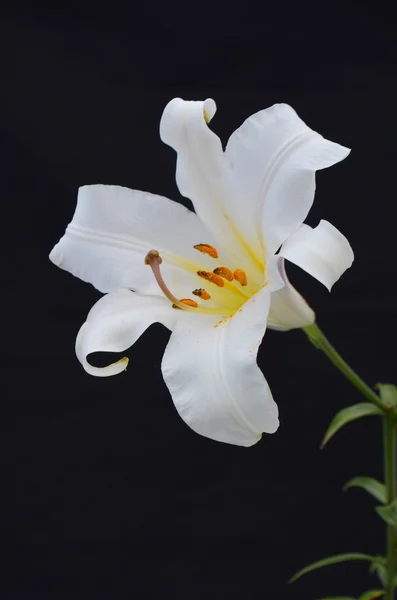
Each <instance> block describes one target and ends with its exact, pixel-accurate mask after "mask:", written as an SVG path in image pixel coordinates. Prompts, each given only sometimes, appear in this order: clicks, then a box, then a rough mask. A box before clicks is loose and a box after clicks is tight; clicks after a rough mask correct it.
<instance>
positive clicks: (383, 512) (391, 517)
mask: <svg viewBox="0 0 397 600" xmlns="http://www.w3.org/2000/svg"><path fill="white" fill-rule="evenodd" d="M375 510H376V512H377V513H378V515H379V516H380V517H382V519H383V520H384V521H386V523H387V524H388V525H395V526H397V498H395V499H394V500H393V502H391V503H390V504H387V505H386V506H375Z"/></svg>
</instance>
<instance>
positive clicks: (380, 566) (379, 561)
mask: <svg viewBox="0 0 397 600" xmlns="http://www.w3.org/2000/svg"><path fill="white" fill-rule="evenodd" d="M369 572H370V573H376V574H377V576H378V578H379V581H380V582H381V584H382V585H383V587H386V578H387V573H386V558H385V557H384V556H374V560H373V562H372V565H371V566H370V568H369Z"/></svg>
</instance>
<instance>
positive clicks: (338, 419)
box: [320, 402, 383, 448]
mask: <svg viewBox="0 0 397 600" xmlns="http://www.w3.org/2000/svg"><path fill="white" fill-rule="evenodd" d="M369 415H383V412H382V411H381V410H380V408H378V407H377V406H375V404H371V402H360V403H359V404H353V406H348V407H347V408H343V409H342V410H341V411H339V412H338V413H337V414H336V415H335V416H334V418H333V419H332V421H331V424H330V426H329V427H328V429H327V431H326V432H325V436H324V439H323V441H322V442H321V446H320V448H324V446H325V444H326V443H327V442H329V440H330V439H331V438H332V437H333V436H334V435H335V433H336V432H337V431H339V429H341V427H343V426H344V425H346V424H347V423H350V422H351V421H355V420H356V419H361V417H367V416H369Z"/></svg>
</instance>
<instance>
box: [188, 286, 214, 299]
mask: <svg viewBox="0 0 397 600" xmlns="http://www.w3.org/2000/svg"><path fill="white" fill-rule="evenodd" d="M192 294H194V295H195V296H198V297H199V298H201V299H202V300H209V299H210V298H211V295H210V294H209V293H208V292H207V291H206V290H205V289H204V288H198V289H197V290H193V292H192Z"/></svg>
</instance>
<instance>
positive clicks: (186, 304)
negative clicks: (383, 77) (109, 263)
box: [145, 250, 234, 316]
mask: <svg viewBox="0 0 397 600" xmlns="http://www.w3.org/2000/svg"><path fill="white" fill-rule="evenodd" d="M162 262H163V261H162V259H161V256H160V254H159V253H158V251H157V250H150V252H148V253H147V254H146V256H145V264H146V265H149V266H150V268H151V269H152V271H153V275H154V277H155V279H156V281H157V284H158V286H159V288H160V289H161V291H162V292H163V294H164V296H165V297H166V298H167V299H168V300H169V301H170V302H172V306H173V308H181V309H182V310H187V311H192V312H196V313H197V312H200V313H207V314H211V315H219V314H224V315H225V316H232V315H233V312H234V311H229V310H226V311H225V312H224V313H223V311H221V312H220V311H219V310H218V309H216V308H203V307H202V306H199V305H198V304H197V302H195V301H194V300H190V299H189V298H183V299H182V300H178V298H176V297H175V296H174V294H172V293H171V292H170V290H169V289H168V287H167V286H166V284H165V281H164V279H163V276H162V275H161V273H160V264H161V263H162ZM200 272H202V273H207V271H200ZM208 275H210V276H212V277H213V278H217V279H219V280H220V282H221V283H220V284H219V283H217V284H216V285H220V287H222V286H223V279H222V278H221V277H219V276H218V275H214V273H208ZM214 283H215V281H214ZM203 292H205V290H203ZM205 293H206V292H205ZM208 296H209V294H208ZM203 297H204V295H203Z"/></svg>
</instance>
